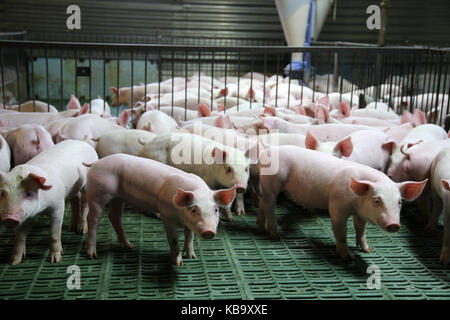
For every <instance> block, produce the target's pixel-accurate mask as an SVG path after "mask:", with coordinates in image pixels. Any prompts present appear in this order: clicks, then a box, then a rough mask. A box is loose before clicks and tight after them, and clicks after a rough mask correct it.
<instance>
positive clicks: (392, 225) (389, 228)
mask: <svg viewBox="0 0 450 320" xmlns="http://www.w3.org/2000/svg"><path fill="white" fill-rule="evenodd" d="M385 229H386V231H387V232H397V231H398V230H400V225H399V224H398V223H390V224H388V225H386V227H385Z"/></svg>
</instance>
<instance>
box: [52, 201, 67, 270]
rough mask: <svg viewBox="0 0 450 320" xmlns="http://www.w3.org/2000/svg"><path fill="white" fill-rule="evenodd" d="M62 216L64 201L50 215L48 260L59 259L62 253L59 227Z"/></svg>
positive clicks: (55, 260) (56, 261)
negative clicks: (49, 254)
mask: <svg viewBox="0 0 450 320" xmlns="http://www.w3.org/2000/svg"><path fill="white" fill-rule="evenodd" d="M63 217H64V201H63V202H62V204H61V205H60V207H59V208H55V209H54V210H53V212H52V214H51V216H50V253H51V256H50V262H51V263H58V262H60V261H61V255H62V253H63V249H62V244H61V227H62V222H63Z"/></svg>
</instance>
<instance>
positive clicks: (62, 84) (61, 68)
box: [59, 50, 64, 109]
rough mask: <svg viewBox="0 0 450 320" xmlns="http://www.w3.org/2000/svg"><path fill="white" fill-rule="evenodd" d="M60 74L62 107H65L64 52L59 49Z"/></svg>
mask: <svg viewBox="0 0 450 320" xmlns="http://www.w3.org/2000/svg"><path fill="white" fill-rule="evenodd" d="M59 75H60V85H61V86H60V90H61V108H62V109H64V80H63V54H62V50H59Z"/></svg>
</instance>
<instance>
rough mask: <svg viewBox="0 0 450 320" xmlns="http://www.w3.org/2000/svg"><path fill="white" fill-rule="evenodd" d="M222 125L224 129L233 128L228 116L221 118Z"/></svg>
mask: <svg viewBox="0 0 450 320" xmlns="http://www.w3.org/2000/svg"><path fill="white" fill-rule="evenodd" d="M223 127H224V128H225V129H233V123H232V122H231V118H230V116H225V117H224V118H223Z"/></svg>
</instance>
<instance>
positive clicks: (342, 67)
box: [338, 52, 352, 108]
mask: <svg viewBox="0 0 450 320" xmlns="http://www.w3.org/2000/svg"><path fill="white" fill-rule="evenodd" d="M343 55H344V52H340V53H339V60H340V61H341V67H340V70H341V71H340V72H342V73H343V72H344V57H343ZM338 79H340V81H339V82H340V85H339V102H341V101H342V89H343V87H342V86H343V81H344V77H343V75H338ZM351 107H352V106H350V108H351Z"/></svg>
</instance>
